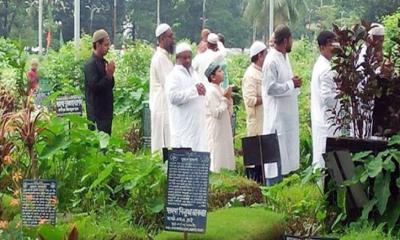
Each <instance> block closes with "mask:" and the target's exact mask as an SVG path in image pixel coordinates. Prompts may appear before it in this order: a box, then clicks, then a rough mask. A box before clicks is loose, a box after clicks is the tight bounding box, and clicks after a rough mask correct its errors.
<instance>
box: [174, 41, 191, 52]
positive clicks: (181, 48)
mask: <svg viewBox="0 0 400 240" xmlns="http://www.w3.org/2000/svg"><path fill="white" fill-rule="evenodd" d="M186 51H189V52H192V47H191V46H190V45H189V44H188V43H186V42H182V43H179V44H178V45H177V46H176V50H175V54H176V55H178V54H180V53H183V52H186Z"/></svg>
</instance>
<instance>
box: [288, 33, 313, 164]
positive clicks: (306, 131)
mask: <svg viewBox="0 0 400 240" xmlns="http://www.w3.org/2000/svg"><path fill="white" fill-rule="evenodd" d="M289 56H290V62H291V64H292V67H293V73H294V74H295V75H298V76H300V77H301V78H302V79H303V85H302V87H301V90H300V91H301V93H300V96H299V116H300V157H301V164H302V168H303V169H305V168H307V167H308V166H310V165H311V153H312V142H311V115H310V112H311V108H310V106H311V103H310V98H311V92H310V91H311V87H310V83H311V71H312V68H313V65H314V63H315V61H316V59H317V50H316V47H315V44H313V43H312V42H310V41H308V40H306V39H302V40H299V41H295V42H294V44H293V48H292V52H291V53H290V55H289Z"/></svg>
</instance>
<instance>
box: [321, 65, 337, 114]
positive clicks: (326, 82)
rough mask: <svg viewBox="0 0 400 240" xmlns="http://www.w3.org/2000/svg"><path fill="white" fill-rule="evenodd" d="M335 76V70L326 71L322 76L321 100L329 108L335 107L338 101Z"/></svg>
mask: <svg viewBox="0 0 400 240" xmlns="http://www.w3.org/2000/svg"><path fill="white" fill-rule="evenodd" d="M334 76H335V72H333V71H328V72H325V73H323V74H321V76H320V81H321V86H320V89H321V100H322V103H323V104H324V105H325V106H326V107H327V108H328V109H332V108H334V107H335V106H336V103H337V99H336V84H335V82H334V80H333V79H334Z"/></svg>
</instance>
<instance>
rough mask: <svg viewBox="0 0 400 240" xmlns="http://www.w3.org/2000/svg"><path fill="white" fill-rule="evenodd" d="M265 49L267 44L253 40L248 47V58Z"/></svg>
mask: <svg viewBox="0 0 400 240" xmlns="http://www.w3.org/2000/svg"><path fill="white" fill-rule="evenodd" d="M265 49H267V46H266V45H265V44H264V43H263V42H260V41H255V42H254V43H253V44H252V45H251V47H250V58H252V57H254V56H255V55H257V54H259V53H260V52H262V51H264V50H265Z"/></svg>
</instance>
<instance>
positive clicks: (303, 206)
mask: <svg viewBox="0 0 400 240" xmlns="http://www.w3.org/2000/svg"><path fill="white" fill-rule="evenodd" d="M262 194H263V195H264V196H265V200H266V207H267V208H268V209H271V210H273V211H276V212H278V213H282V214H284V216H285V220H286V222H287V229H286V231H287V232H288V233H289V234H292V235H296V236H305V237H308V236H314V235H315V234H316V233H317V232H319V231H320V230H322V228H323V221H324V220H325V218H326V215H327V214H326V210H325V205H324V204H325V202H324V198H323V195H322V194H321V192H320V190H319V189H318V187H317V185H316V184H311V183H304V184H302V183H301V180H300V176H298V175H296V174H295V175H292V176H290V177H288V178H285V179H284V180H283V181H282V182H281V183H278V184H276V185H274V186H271V187H262Z"/></svg>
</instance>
